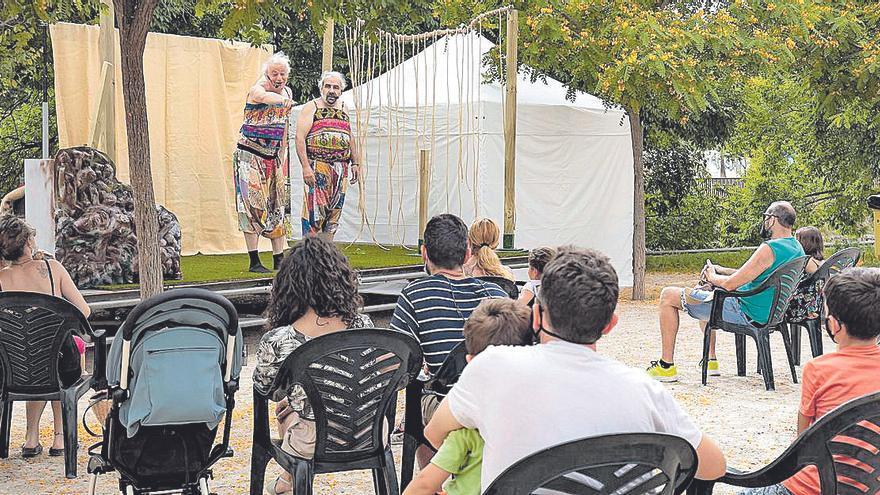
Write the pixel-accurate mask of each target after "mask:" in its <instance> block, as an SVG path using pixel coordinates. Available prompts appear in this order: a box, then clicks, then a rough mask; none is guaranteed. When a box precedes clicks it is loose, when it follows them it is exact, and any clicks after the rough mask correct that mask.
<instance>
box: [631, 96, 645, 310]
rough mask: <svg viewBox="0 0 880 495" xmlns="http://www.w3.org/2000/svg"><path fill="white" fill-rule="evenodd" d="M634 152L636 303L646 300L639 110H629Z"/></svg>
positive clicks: (643, 183) (642, 149)
mask: <svg viewBox="0 0 880 495" xmlns="http://www.w3.org/2000/svg"><path fill="white" fill-rule="evenodd" d="M627 113H628V114H629V130H630V134H631V136H632V137H631V138H632V150H633V178H634V181H633V289H632V298H633V300H635V301H641V300H643V299H645V163H644V161H643V160H642V152H643V151H644V137H645V134H644V133H645V129H644V127H643V126H642V118H641V114H640V113H639V109H638V108H628V109H627Z"/></svg>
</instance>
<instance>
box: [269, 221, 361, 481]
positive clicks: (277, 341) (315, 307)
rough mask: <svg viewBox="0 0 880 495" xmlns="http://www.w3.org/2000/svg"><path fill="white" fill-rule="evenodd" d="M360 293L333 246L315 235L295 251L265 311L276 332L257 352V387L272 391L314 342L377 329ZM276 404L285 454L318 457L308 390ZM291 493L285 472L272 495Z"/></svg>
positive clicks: (295, 389) (282, 268)
mask: <svg viewBox="0 0 880 495" xmlns="http://www.w3.org/2000/svg"><path fill="white" fill-rule="evenodd" d="M357 289H358V287H357V276H356V275H355V273H354V270H352V268H351V266H350V265H349V264H348V260H347V259H346V258H345V256H343V255H342V253H341V252H340V251H339V249H337V248H336V246H335V245H334V244H333V243H332V242H330V241H329V240H326V239H324V238H323V237H320V236H310V237H306V238H304V239H303V240H302V241H301V242H300V243H299V244H297V245H296V246H294V247H293V248H292V249H291V250H290V253H289V254H288V256H287V257H286V258H284V261H282V262H281V266H280V268H279V270H278V273H277V274H276V275H275V281H274V284H273V285H272V296H271V299H270V301H269V307H268V309H267V310H266V312H267V317H268V320H269V323H268V325H267V326H268V328H271V330H269V331H268V332H266V334H265V335H263V337H262V338H261V339H260V343H259V344H258V347H257V353H256V359H257V364H256V369H255V370H254V385H255V386H256V387H257V388H258V389H259V390H262V391H264V392H266V391H268V390H269V389H270V388H271V387H272V382H273V381H274V380H275V376H276V375H277V374H278V370H279V369H280V368H281V364H282V363H283V362H284V360H285V359H286V358H287V356H288V355H290V353H291V352H293V351H294V350H295V349H296V348H298V347H299V346H301V345H303V344H304V343H306V342H307V341H309V340H311V339H313V338H315V337H319V336H321V335H326V334H329V333H333V332H339V331H343V330H347V329H352V328H367V327H372V326H373V322H372V321H371V320H370V318H369V317H368V316H366V315H362V314H359V313H358V310H359V308H360V306H361V304H362V302H363V301H362V299H361V296H360V295H359V294H358V290H357ZM273 400H275V401H276V402H277V404H276V406H275V417H276V419H277V421H278V431H279V434H280V436H281V437H282V439H283V441H282V444H281V447H282V449H284V450H285V451H286V452H288V453H290V454H292V455H295V456H297V457H302V458H311V457H313V456H314V453H315V414H314V412H313V411H312V408H311V406H310V405H309V403H308V399H307V398H306V394H305V391H304V390H303V389H302V387H300V386H299V385H296V386H294V387H293V388H292V389H291V391H290V394H289V395H288V396H286V397H285V396H284V395H283V393H282V394H281V395H277V396H275V397H273ZM292 489H293V486H292V485H291V480H290V475H289V473H286V472H285V473H284V474H282V475H281V476H279V477H278V478H277V479H276V480H275V482H274V483H273V484H272V485H271V486H270V487H269V492H270V493H273V494H282V493H284V494H289V493H292Z"/></svg>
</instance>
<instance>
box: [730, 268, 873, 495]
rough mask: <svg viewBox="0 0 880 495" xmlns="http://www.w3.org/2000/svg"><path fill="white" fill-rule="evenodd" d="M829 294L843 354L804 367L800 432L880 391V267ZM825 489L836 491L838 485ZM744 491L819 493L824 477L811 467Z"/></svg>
mask: <svg viewBox="0 0 880 495" xmlns="http://www.w3.org/2000/svg"><path fill="white" fill-rule="evenodd" d="M824 292H825V304H826V307H827V308H828V312H827V314H828V319H827V320H826V323H825V331H826V332H827V333H828V335H829V336H830V337H831V340H833V341H834V342H835V343H837V352H832V353H829V354H825V355H824V356H819V357H817V358H813V359H812V360H810V361H809V362H807V364H805V365H804V375H803V385H802V386H801V404H800V408H799V409H798V420H797V429H798V434H801V433H802V432H803V431H804V430H806V429H807V428H808V427H809V426H810V425H812V424H813V423H815V422H816V421H817V420H819V418H821V417H822V416H824V415H826V414H828V413H829V412H831V411H832V410H834V408H836V407H837V406H839V405H841V404H843V403H844V402H847V401H850V400H852V399H856V398H858V397H862V396H864V395H868V394H872V393H875V392H878V391H880V382H878V381H877V376H880V347H877V337H878V336H880V311H877V308H878V307H880V269H877V268H848V269H846V270H844V271H842V272H840V273H839V274H837V275H835V276H833V277H831V278H830V279H829V280H828V283H827V284H826V285H825V288H824ZM824 488H825V490H826V493H832V490H833V487H824ZM740 493H744V494H748V495H791V494H794V495H819V493H820V490H819V474H818V471H817V470H816V468H815V467H813V466H810V467H807V468H805V469H803V470H802V471H800V472H799V473H797V474H796V475H794V476H792V477H791V478H789V479H787V480H785V481H783V482H782V483H781V484H778V485H773V486H769V487H764V488H755V489H750V490H745V491H743V492H740Z"/></svg>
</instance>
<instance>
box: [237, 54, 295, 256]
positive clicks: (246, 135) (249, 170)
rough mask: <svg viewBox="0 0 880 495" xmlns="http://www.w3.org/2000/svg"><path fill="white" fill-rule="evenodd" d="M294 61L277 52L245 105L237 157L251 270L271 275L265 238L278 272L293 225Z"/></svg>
mask: <svg viewBox="0 0 880 495" xmlns="http://www.w3.org/2000/svg"><path fill="white" fill-rule="evenodd" d="M289 76H290V60H289V59H288V58H287V56H286V55H284V53H282V52H278V53H276V54H274V55H272V56H271V57H269V59H268V60H267V61H266V62H265V63H264V64H263V73H262V74H261V75H260V78H259V79H258V80H257V82H256V84H254V86H253V87H251V89H250V91H249V92H248V95H247V101H246V103H245V106H244V122H243V123H242V125H241V134H240V136H239V138H238V142H237V144H236V150H235V153H234V154H233V155H232V166H233V173H234V177H235V206H236V211H237V212H238V227H239V229H240V230H241V231H242V232H243V233H244V240H245V244H246V245H247V250H248V255H249V256H250V267H249V270H250V271H251V272H255V273H268V272H269V270H268V269H266V268H265V267H264V266H263V264H262V263H261V262H260V258H259V256H258V250H257V247H258V245H259V240H260V236H263V237H267V238H268V239H270V240H271V241H272V255H273V258H274V266H273V268H274V269H276V270H277V269H278V266H279V264H280V263H281V256H282V252H283V250H284V244H285V242H284V241H285V238H286V234H287V228H288V225H287V224H288V221H287V209H288V203H289V201H288V198H289V194H288V182H287V171H288V150H287V133H288V120H289V118H290V111H291V109H292V108H293V104H294V102H293V99H292V92H291V90H290V88H288V87H287V79H288V77H289Z"/></svg>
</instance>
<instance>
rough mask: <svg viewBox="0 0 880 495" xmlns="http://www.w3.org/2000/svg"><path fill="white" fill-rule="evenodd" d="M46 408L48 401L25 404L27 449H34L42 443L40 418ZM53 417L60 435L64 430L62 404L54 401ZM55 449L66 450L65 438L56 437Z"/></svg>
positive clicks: (53, 441) (54, 441)
mask: <svg viewBox="0 0 880 495" xmlns="http://www.w3.org/2000/svg"><path fill="white" fill-rule="evenodd" d="M45 408H46V401H44V400H41V401H33V402H26V403H25V409H24V411H25V417H26V421H27V423H26V429H25V434H24V446H25V447H26V448H34V447H36V446H37V445H39V443H40V417H41V416H42V415H43V409H45ZM52 417H53V418H54V422H55V432H56V433H60V432H61V431H63V430H62V425H63V424H64V423H63V422H62V421H61V403H60V402H58V401H52ZM52 448H53V449H62V448H64V436H63V435H55V438H53V439H52Z"/></svg>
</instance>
